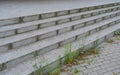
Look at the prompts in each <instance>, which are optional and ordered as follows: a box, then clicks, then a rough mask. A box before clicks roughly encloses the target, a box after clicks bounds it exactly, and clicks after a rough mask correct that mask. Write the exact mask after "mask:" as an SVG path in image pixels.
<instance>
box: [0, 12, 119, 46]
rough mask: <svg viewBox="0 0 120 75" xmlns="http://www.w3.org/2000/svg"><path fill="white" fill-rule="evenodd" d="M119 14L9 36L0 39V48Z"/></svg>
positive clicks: (107, 14)
mask: <svg viewBox="0 0 120 75" xmlns="http://www.w3.org/2000/svg"><path fill="white" fill-rule="evenodd" d="M119 12H120V11H115V12H110V13H106V14H101V15H98V16H93V17H90V18H85V19H82V20H77V21H72V22H68V23H64V24H60V25H56V26H51V27H48V28H43V29H40V30H35V31H31V32H26V33H23V34H19V35H15V36H11V37H6V38H1V39H0V46H3V45H7V44H10V43H14V42H18V41H21V40H25V39H28V38H31V37H35V36H38V35H39V36H40V35H43V34H46V33H49V32H53V31H57V30H58V32H59V30H60V29H63V28H67V27H75V26H76V25H79V24H82V23H87V22H90V21H91V22H93V21H94V22H95V21H96V22H99V21H98V20H99V19H100V20H101V19H102V18H105V19H106V18H110V17H112V16H115V15H117V14H119ZM76 27H77V26H76ZM79 27H80V26H79ZM77 28H78V27H77Z"/></svg>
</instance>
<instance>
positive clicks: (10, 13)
mask: <svg viewBox="0 0 120 75" xmlns="http://www.w3.org/2000/svg"><path fill="white" fill-rule="evenodd" d="M115 2H119V0H102V1H101V0H69V1H68V0H62V1H61V0H57V1H56V0H45V1H44V0H42V1H37V0H36V1H34V2H33V1H32V0H31V1H20V0H17V1H9V0H8V1H0V20H1V19H8V18H13V17H20V16H29V15H36V14H41V13H48V12H55V11H61V10H62V11H63V10H69V9H77V8H82V7H88V6H96V5H103V4H109V3H115Z"/></svg>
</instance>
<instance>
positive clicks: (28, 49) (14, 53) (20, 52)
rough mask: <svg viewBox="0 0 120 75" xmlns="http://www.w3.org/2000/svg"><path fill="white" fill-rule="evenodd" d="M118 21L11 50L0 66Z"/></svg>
mask: <svg viewBox="0 0 120 75" xmlns="http://www.w3.org/2000/svg"><path fill="white" fill-rule="evenodd" d="M118 19H120V17H115V18H112V19H109V20H107V21H106V20H105V21H102V22H99V23H96V24H93V25H91V26H87V27H84V28H81V29H77V30H73V31H70V32H66V33H63V34H60V35H57V36H55V37H51V38H47V39H44V40H42V41H38V42H36V43H33V44H30V45H27V46H23V47H20V48H18V49H12V50H10V51H8V52H6V53H3V54H1V55H0V64H2V63H5V62H7V61H10V60H13V59H16V58H18V57H21V56H24V55H26V54H29V53H32V52H34V51H37V50H40V49H42V48H45V47H48V46H50V45H53V44H56V43H58V42H61V41H64V40H66V39H69V38H72V37H74V36H76V35H80V34H82V33H85V32H87V31H90V30H92V29H95V28H98V27H100V26H104V25H106V24H108V23H110V22H112V21H116V20H118ZM71 34H72V35H71Z"/></svg>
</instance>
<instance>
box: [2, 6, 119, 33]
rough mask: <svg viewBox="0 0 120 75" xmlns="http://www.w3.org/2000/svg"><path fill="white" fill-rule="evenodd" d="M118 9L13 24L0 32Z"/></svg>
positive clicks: (103, 9)
mask: <svg viewBox="0 0 120 75" xmlns="http://www.w3.org/2000/svg"><path fill="white" fill-rule="evenodd" d="M119 9H120V7H119V6H114V7H108V8H102V9H97V10H91V11H86V12H81V13H75V14H70V15H64V16H58V17H53V18H48V19H43V20H37V21H32V22H26V23H19V24H13V25H8V26H3V27H0V32H5V31H10V30H15V29H19V28H24V27H29V26H35V25H38V24H43V23H49V22H53V21H58V20H62V19H67V18H72V17H78V16H83V15H88V14H92V15H93V16H95V15H97V14H98V15H99V14H103V13H107V12H106V11H110V10H111V11H112V10H113V11H116V10H119Z"/></svg>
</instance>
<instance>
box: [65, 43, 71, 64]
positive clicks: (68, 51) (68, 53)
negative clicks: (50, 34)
mask: <svg viewBox="0 0 120 75" xmlns="http://www.w3.org/2000/svg"><path fill="white" fill-rule="evenodd" d="M64 48H65V61H64V63H65V64H69V63H71V62H72V61H73V56H72V52H71V49H72V45H71V44H67V45H65V46H64Z"/></svg>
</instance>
